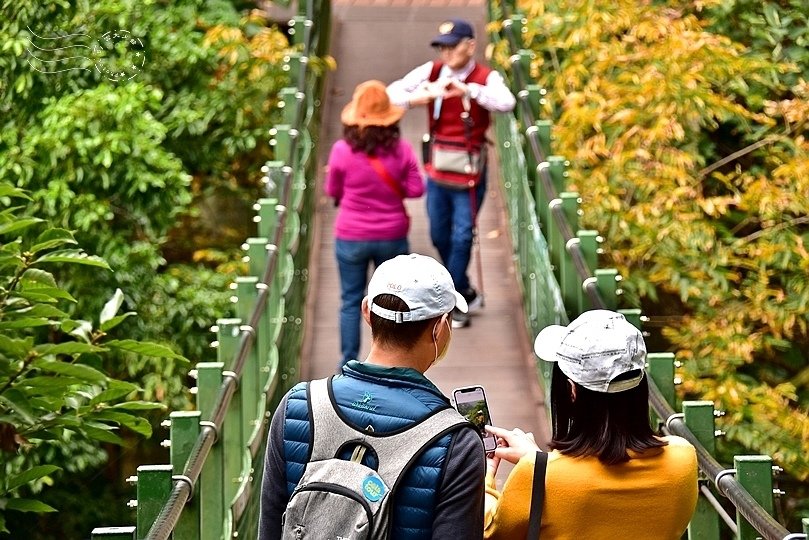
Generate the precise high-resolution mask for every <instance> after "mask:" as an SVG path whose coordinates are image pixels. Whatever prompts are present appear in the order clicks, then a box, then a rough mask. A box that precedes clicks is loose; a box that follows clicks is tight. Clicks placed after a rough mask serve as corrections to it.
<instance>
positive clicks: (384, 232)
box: [326, 81, 424, 366]
mask: <svg viewBox="0 0 809 540" xmlns="http://www.w3.org/2000/svg"><path fill="white" fill-rule="evenodd" d="M403 114H404V109H403V108H401V107H397V106H395V105H392V104H391V103H390V100H389V99H388V95H387V93H386V91H385V85H384V84H383V83H381V82H379V81H367V82H364V83H362V84H360V85H359V86H357V88H356V89H355V90H354V96H353V98H352V100H351V102H350V103H349V104H348V105H346V106H345V108H344V109H343V112H342V116H341V120H342V122H343V138H342V139H340V140H339V141H337V142H336V143H334V146H333V147H332V149H331V154H330V155H329V162H328V173H327V176H326V193H327V194H328V195H329V196H331V197H333V198H334V200H335V203H336V204H337V205H338V206H339V210H338V211H337V218H336V220H335V223H334V236H335V242H334V243H335V254H336V256H337V267H338V270H339V272H340V300H341V302H340V352H341V355H342V357H341V363H340V365H341V366H342V365H343V364H345V363H346V362H348V361H349V360H354V359H358V357H359V349H360V304H361V303H362V297H363V295H364V294H365V287H366V285H367V282H368V268H369V266H370V263H371V262H373V263H374V266H378V265H379V264H381V263H382V262H384V261H386V260H388V259H391V258H393V257H395V256H396V255H402V254H407V253H408V252H409V247H408V242H407V233H408V231H409V229H410V218H409V217H408V215H407V211H406V210H405V206H404V199H405V198H416V197H421V196H422V195H423V194H424V180H423V178H422V176H421V173H420V171H419V165H418V160H417V158H416V155H415V153H414V152H413V148H412V147H411V146H410V144H408V143H407V142H406V141H403V140H402V139H401V138H400V134H399V120H400V119H401V118H402V115H403Z"/></svg>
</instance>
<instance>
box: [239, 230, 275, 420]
mask: <svg viewBox="0 0 809 540" xmlns="http://www.w3.org/2000/svg"><path fill="white" fill-rule="evenodd" d="M245 246H246V249H247V257H248V258H249V259H250V260H249V263H250V275H253V276H257V277H259V278H261V277H263V274H264V269H265V268H266V267H267V264H268V262H269V260H270V253H272V254H273V255H272V256H275V246H273V245H271V244H268V242H267V239H266V238H248V239H247V242H246V243H245ZM256 288H257V290H258V293H259V294H260V293H261V290H262V288H267V289H269V288H270V286H269V284H266V283H257V284H256ZM272 301H273V300H272V293H271V292H270V291H268V294H267V302H266V305H265V308H264V313H263V314H262V315H261V319H260V320H259V327H258V328H256V347H257V354H258V362H257V369H258V379H259V385H258V388H259V389H260V391H261V395H262V396H263V395H264V393H265V392H266V387H267V378H268V376H269V372H270V369H269V364H270V354H271V351H272V349H273V346H274V343H273V342H274V340H275V334H274V332H273V327H272V325H271V324H270V316H271V313H272V309H273V308H272V304H271V302H272ZM265 406H266V403H265Z"/></svg>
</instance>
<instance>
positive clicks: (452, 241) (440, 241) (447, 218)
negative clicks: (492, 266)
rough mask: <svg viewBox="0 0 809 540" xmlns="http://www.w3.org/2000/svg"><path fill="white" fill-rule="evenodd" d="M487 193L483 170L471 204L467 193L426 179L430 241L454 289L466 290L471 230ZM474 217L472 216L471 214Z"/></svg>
mask: <svg viewBox="0 0 809 540" xmlns="http://www.w3.org/2000/svg"><path fill="white" fill-rule="evenodd" d="M485 193H486V170H485V169H484V171H483V178H482V179H481V181H480V183H479V184H478V185H477V187H476V188H474V194H475V199H474V208H473V200H472V197H471V196H470V190H468V189H452V188H448V187H444V186H442V185H440V184H436V183H435V182H434V181H433V180H431V179H429V178H428V179H427V215H428V216H429V218H430V238H431V239H432V241H433V245H434V246H435V248H436V249H437V250H438V255H439V256H440V257H441V261H442V262H443V263H444V266H446V268H447V270H448V271H449V275H450V276H452V282H453V283H454V284H455V289H456V290H457V291H459V292H463V291H466V290H467V289H469V276H467V274H466V269H467V267H468V266H469V260H470V259H471V258H472V229H473V227H474V222H475V221H476V219H477V215H478V214H479V212H480V206H481V204H483V195H484V194H485ZM473 212H474V213H475V216H473V215H472V213H473Z"/></svg>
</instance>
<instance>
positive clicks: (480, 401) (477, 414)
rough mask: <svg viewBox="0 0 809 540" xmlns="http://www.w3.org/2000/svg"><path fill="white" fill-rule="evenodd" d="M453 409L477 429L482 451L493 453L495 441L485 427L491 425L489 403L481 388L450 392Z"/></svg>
mask: <svg viewBox="0 0 809 540" xmlns="http://www.w3.org/2000/svg"><path fill="white" fill-rule="evenodd" d="M452 399H453V400H454V401H455V408H456V409H457V410H458V412H459V413H461V416H463V417H464V418H466V419H467V420H469V421H470V422H471V423H472V424H473V425H474V426H475V428H477V430H478V433H479V434H480V438H481V439H483V450H485V451H486V452H493V451H494V449H495V448H497V439H496V438H495V436H494V435H492V434H490V433H489V432H487V431H486V426H491V425H492V419H491V415H490V414H489V403H488V402H487V401H486V393H485V392H484V390H483V387H482V386H467V387H465V388H456V389H455V390H453V391H452Z"/></svg>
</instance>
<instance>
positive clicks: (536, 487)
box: [528, 452, 548, 540]
mask: <svg viewBox="0 0 809 540" xmlns="http://www.w3.org/2000/svg"><path fill="white" fill-rule="evenodd" d="M547 467H548V454H547V452H537V459H536V462H535V463H534V483H533V486H532V488H531V513H530V515H529V517H528V540H538V539H539V528H540V526H541V525H542V503H543V502H544V500H545V469H547Z"/></svg>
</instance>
